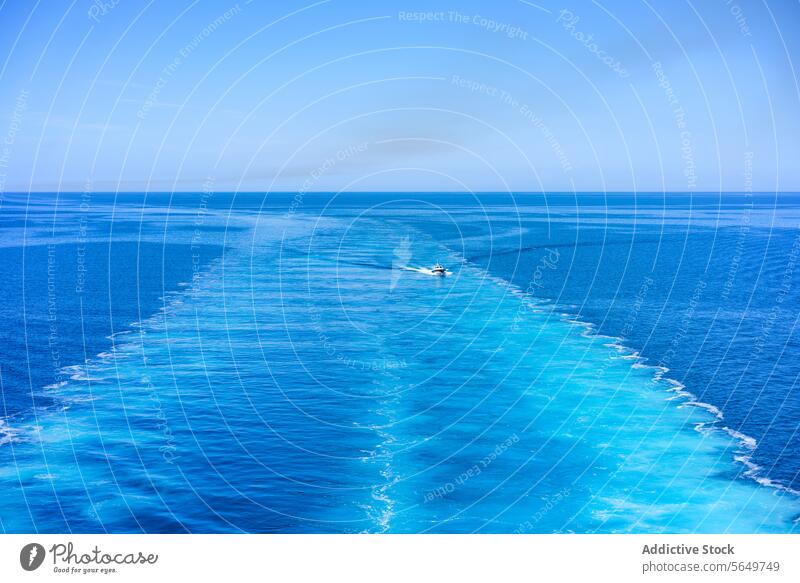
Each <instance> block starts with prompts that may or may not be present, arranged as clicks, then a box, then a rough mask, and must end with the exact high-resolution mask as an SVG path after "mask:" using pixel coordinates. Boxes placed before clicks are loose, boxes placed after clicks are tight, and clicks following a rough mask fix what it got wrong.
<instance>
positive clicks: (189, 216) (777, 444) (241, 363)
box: [0, 193, 800, 532]
mask: <svg viewBox="0 0 800 583" xmlns="http://www.w3.org/2000/svg"><path fill="white" fill-rule="evenodd" d="M0 204H1V205H2V206H0V227H2V231H0V233H1V234H0V257H2V261H3V263H2V265H3V267H4V275H5V277H4V278H2V279H0V290H2V297H3V299H4V302H3V305H2V308H0V316H1V317H2V327H1V329H0V337H1V338H2V351H1V352H0V367H2V368H0V378H1V379H2V397H3V410H2V411H1V412H0V484H2V494H0V528H2V529H3V530H4V531H8V532H30V531H39V532H63V531H71V532H105V531H107V532H139V531H145V532H184V531H190V532H239V531H248V532H252V531H255V532H362V531H368V532H789V531H793V530H796V529H797V528H798V525H797V518H798V516H799V515H800V498H798V494H797V491H798V490H800V437H798V419H800V392H799V391H798V390H797V388H796V383H797V379H798V374H799V373H800V363H799V362H798V358H797V355H798V353H799V352H800V350H798V335H797V332H796V324H797V317H798V314H799V313H800V312H799V311H798V306H800V300H799V299H798V289H800V272H799V271H798V269H797V266H796V263H797V259H798V256H800V196H797V195H788V194H781V195H779V196H775V195H766V194H756V195H752V194H746V193H743V194H726V195H723V196H720V195H694V196H688V195H679V194H666V195H662V194H640V195H636V196H634V195H630V194H607V195H604V194H593V193H586V194H581V195H570V194H549V195H542V194H515V195H510V194H481V195H480V196H471V195H465V194H459V195H456V194H422V193H420V194H414V193H402V194H366V193H365V194H348V195H339V196H334V195H312V194H306V195H305V196H299V195H294V194H280V193H279V194H270V195H268V196H265V195H258V194H245V195H235V196H234V195H231V194H220V193H214V194H213V195H211V194H210V193H206V194H200V193H198V194H176V195H168V194H149V195H147V196H145V195H134V194H126V195H112V194H96V193H93V194H91V196H86V195H81V194H61V195H58V196H56V195H55V194H35V195H30V196H29V195H22V194H16V195H6V197H5V198H4V199H3V200H2V202H0ZM436 260H439V261H441V262H442V263H444V264H446V265H447V266H448V268H449V269H450V271H451V272H452V273H451V274H450V276H449V277H447V278H444V279H440V278H435V277H432V276H430V275H428V274H427V273H425V272H424V269H423V268H424V267H426V266H429V265H430V264H432V263H433V262H434V261H436Z"/></svg>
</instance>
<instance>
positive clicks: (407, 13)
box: [0, 0, 800, 191]
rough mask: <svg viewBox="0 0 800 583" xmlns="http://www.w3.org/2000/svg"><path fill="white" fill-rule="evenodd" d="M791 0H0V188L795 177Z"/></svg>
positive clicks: (747, 184) (614, 187) (520, 187)
mask: <svg viewBox="0 0 800 583" xmlns="http://www.w3.org/2000/svg"><path fill="white" fill-rule="evenodd" d="M798 24H800V3H798V2H797V1H795V0H791V1H790V0H784V1H778V2H770V3H769V4H767V3H764V2H757V1H745V0H735V1H728V0H719V1H708V2H695V3H688V2H681V1H678V2H655V1H651V0H648V1H647V2H640V1H638V0H631V1H629V2H623V1H613V2H607V1H602V2H577V1H570V0H566V1H564V2H558V3H551V2H548V3H545V2H541V3H532V2H527V1H518V0H498V1H496V2H454V1H447V2H443V1H438V0H434V1H430V0H429V1H427V2H422V1H416V2H415V1H408V2H395V1H391V2H370V3H368V2H348V1H339V0H330V1H321V2H296V1H288V2H267V3H260V2H251V3H247V2H246V1H240V2H238V3H236V2H228V3H226V2H169V3H166V2H159V3H155V2H135V1H129V0H119V1H118V2H115V0H106V1H105V2H102V1H99V0H98V1H97V2H95V1H88V0H76V1H74V2H58V1H53V2H22V1H9V0H6V1H5V2H3V3H2V5H1V6H0V142H2V146H3V149H2V151H0V189H2V190H4V191H25V190H46V191H48V190H56V189H61V190H83V189H84V188H91V189H93V190H109V191H113V190H136V191H138V190H159V191H161V190H200V189H202V188H203V184H204V183H205V184H206V185H213V188H215V189H219V190H255V191H268V190H288V191H294V190H308V191H318V190H322V191H329V190H340V189H344V190H390V191H393V190H421V191H426V190H447V191H460V190H514V191H542V190H546V191H556V190H573V189H574V190H579V191H586V190H591V191H600V190H609V191H620V190H624V191H630V190H640V191H641V190H655V191H661V190H669V191H687V190H688V191H719V190H726V191H743V190H748V189H750V188H752V189H753V190H756V191H775V190H782V191H797V190H800V164H798V163H797V161H798V160H800V113H798V112H800V90H799V89H798V80H797V76H796V75H797V73H798V72H800V63H798V62H797V57H798V55H800V41H798V35H797V30H798Z"/></svg>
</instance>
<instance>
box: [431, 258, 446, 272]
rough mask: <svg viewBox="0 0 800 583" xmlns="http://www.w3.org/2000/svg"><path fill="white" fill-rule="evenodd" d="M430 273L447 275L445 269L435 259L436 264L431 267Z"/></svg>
mask: <svg viewBox="0 0 800 583" xmlns="http://www.w3.org/2000/svg"><path fill="white" fill-rule="evenodd" d="M431 273H432V274H433V275H447V270H446V269H445V268H444V267H443V266H442V264H441V263H439V262H438V261H437V262H436V265H434V266H433V267H431Z"/></svg>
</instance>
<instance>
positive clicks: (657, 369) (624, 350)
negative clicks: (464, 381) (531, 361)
mask: <svg viewBox="0 0 800 583" xmlns="http://www.w3.org/2000/svg"><path fill="white" fill-rule="evenodd" d="M545 247H547V246H546V245H544V246H530V247H529V248H525V249H524V250H527V249H539V248H545ZM463 262H464V263H470V264H471V265H472V266H473V267H475V268H476V269H478V270H480V271H481V272H483V273H484V274H485V277H486V279H488V280H490V281H494V282H496V283H498V284H500V285H503V286H504V287H506V288H507V289H508V290H509V291H510V292H511V293H513V294H514V295H521V296H523V297H527V298H528V299H529V302H531V303H530V304H528V305H529V306H530V307H531V309H536V310H540V311H541V310H544V309H549V310H551V312H552V313H553V314H557V315H558V316H559V318H561V319H562V320H563V321H566V322H570V323H573V324H576V325H578V326H581V327H583V328H584V330H583V331H582V332H581V334H582V335H584V336H586V337H587V338H595V339H599V340H603V339H606V340H610V341H611V342H609V343H606V344H605V345H606V346H608V347H609V348H613V349H615V350H617V351H619V352H620V357H621V358H624V359H627V360H631V361H633V364H632V367H634V368H639V369H648V370H651V371H652V378H653V381H654V382H657V383H664V384H666V385H668V388H667V389H666V390H667V391H670V392H674V393H675V398H677V399H681V400H683V402H682V403H681V405H679V407H696V408H698V409H702V410H704V411H706V412H707V413H709V414H710V415H712V416H713V419H710V420H709V421H705V422H699V423H697V424H695V429H696V430H697V431H718V432H720V433H723V434H726V435H728V436H729V437H731V438H733V439H735V440H736V441H737V442H738V445H739V450H740V451H739V452H737V453H736V455H734V456H733V459H734V461H735V462H737V463H740V464H742V466H744V468H745V471H744V472H743V473H742V474H741V475H742V476H743V477H745V478H748V479H750V480H752V481H754V482H756V483H757V484H759V485H761V486H765V487H769V488H774V489H776V490H779V491H781V492H786V493H789V494H793V495H796V496H800V491H798V490H795V489H793V488H791V487H789V486H786V485H785V484H783V483H781V482H780V481H778V480H774V479H772V478H770V477H769V476H768V475H765V474H764V472H765V470H764V468H763V467H762V466H759V465H758V464H756V463H754V462H753V461H752V455H753V453H752V452H754V451H755V449H756V447H757V446H758V441H757V440H756V439H755V438H754V437H752V436H750V435H747V434H745V433H742V432H740V431H738V430H735V429H732V428H730V427H728V426H725V425H722V422H723V421H724V419H725V415H724V413H723V412H722V410H721V409H720V408H719V407H717V406H716V405H713V404H711V403H706V402H704V401H701V400H699V399H698V398H697V396H696V395H695V394H694V393H692V392H691V391H689V390H687V388H686V386H685V385H684V384H683V383H681V382H680V381H678V380H676V379H672V378H669V377H668V376H667V373H668V372H669V368H667V367H664V366H661V365H655V364H651V363H649V362H648V360H647V359H646V358H645V357H643V356H641V355H640V353H639V352H638V351H637V350H634V349H633V348H631V347H629V346H627V345H626V344H625V339H624V338H622V337H619V336H609V335H606V334H601V333H600V332H598V329H597V326H596V325H595V324H594V323H592V322H587V321H585V320H581V319H580V316H578V315H577V314H573V313H570V312H567V311H559V310H564V306H558V305H557V304H550V300H543V299H541V298H534V297H532V296H531V295H530V294H528V293H527V292H526V291H525V290H523V289H522V288H520V287H519V286H517V285H516V284H514V283H513V282H511V281H509V280H506V279H504V278H501V277H497V276H495V275H491V274H489V273H488V272H487V271H486V269H484V268H483V267H481V266H480V265H477V264H475V263H474V262H473V261H472V260H471V259H463ZM547 304H550V305H549V306H547ZM798 520H800V517H798Z"/></svg>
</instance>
